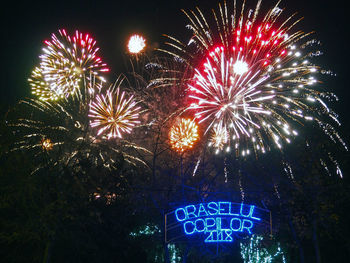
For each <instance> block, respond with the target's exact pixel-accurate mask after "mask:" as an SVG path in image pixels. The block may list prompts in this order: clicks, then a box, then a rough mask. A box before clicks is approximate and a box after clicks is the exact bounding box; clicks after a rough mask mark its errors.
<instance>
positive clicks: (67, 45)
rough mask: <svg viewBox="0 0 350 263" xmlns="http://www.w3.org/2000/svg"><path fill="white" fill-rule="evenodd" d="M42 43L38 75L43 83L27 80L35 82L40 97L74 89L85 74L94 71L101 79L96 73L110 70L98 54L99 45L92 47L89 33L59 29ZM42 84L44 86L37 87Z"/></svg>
mask: <svg viewBox="0 0 350 263" xmlns="http://www.w3.org/2000/svg"><path fill="white" fill-rule="evenodd" d="M45 45H46V47H45V48H43V54H42V55H40V56H39V58H40V59H41V62H40V74H41V75H42V77H41V76H40V78H42V80H43V81H44V82H43V83H44V85H38V83H37V84H36V85H34V84H35V78H34V80H32V81H30V82H31V83H34V84H31V85H32V88H33V91H34V92H35V93H39V94H41V95H44V96H42V98H44V99H46V100H47V99H53V100H55V99H57V97H63V96H65V97H67V96H69V95H70V94H72V93H74V91H75V90H76V89H77V88H78V87H79V85H80V84H81V81H82V79H83V77H84V76H85V75H90V74H93V75H95V77H98V78H100V79H101V80H103V77H101V76H99V73H101V72H106V71H108V70H109V69H108V68H107V67H106V64H104V63H103V62H102V60H101V58H100V57H98V56H97V52H98V50H99V48H97V47H95V46H96V41H95V40H94V39H93V38H91V37H90V36H89V34H85V35H84V34H82V33H80V32H79V31H76V32H75V35H73V36H70V35H68V34H67V32H66V31H65V30H64V29H62V30H59V34H58V35H57V36H56V35H55V34H52V36H51V40H46V41H45ZM33 74H34V73H33ZM34 77H35V75H34ZM32 79H33V77H32ZM33 85H34V86H33ZM41 87H42V88H43V90H42V91H39V90H40V89H41ZM47 89H49V91H47Z"/></svg>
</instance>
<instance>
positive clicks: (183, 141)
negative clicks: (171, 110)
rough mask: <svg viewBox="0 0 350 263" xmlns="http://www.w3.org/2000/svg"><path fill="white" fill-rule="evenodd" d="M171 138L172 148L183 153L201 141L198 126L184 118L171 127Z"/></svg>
mask: <svg viewBox="0 0 350 263" xmlns="http://www.w3.org/2000/svg"><path fill="white" fill-rule="evenodd" d="M169 137H170V144H171V147H172V148H173V149H175V150H176V151H178V152H181V153H182V152H184V151H185V150H187V149H190V148H192V146H193V144H194V143H195V142H196V141H197V140H198V139H199V135H198V125H197V124H196V123H195V121H194V120H191V119H183V118H182V119H180V120H179V121H178V122H177V123H175V124H174V125H173V126H172V127H171V129H170V133H169Z"/></svg>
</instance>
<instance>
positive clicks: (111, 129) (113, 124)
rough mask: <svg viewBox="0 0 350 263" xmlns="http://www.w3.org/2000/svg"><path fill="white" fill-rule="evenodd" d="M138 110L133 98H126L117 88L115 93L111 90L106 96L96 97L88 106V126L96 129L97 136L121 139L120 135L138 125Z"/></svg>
mask: <svg viewBox="0 0 350 263" xmlns="http://www.w3.org/2000/svg"><path fill="white" fill-rule="evenodd" d="M140 109H141V107H138V106H137V102H136V101H135V100H134V99H133V96H130V97H129V98H128V97H127V95H126V94H125V92H124V91H123V92H120V89H119V86H118V87H117V88H116V91H114V88H112V89H111V90H108V91H107V93H106V95H97V96H96V98H95V101H93V102H92V103H91V104H90V113H89V117H90V120H91V123H90V125H91V127H93V128H97V129H98V132H97V135H101V134H105V135H106V136H107V138H108V139H110V138H115V137H119V138H122V133H125V132H126V133H130V132H131V131H132V128H133V127H135V125H137V124H139V123H140V121H139V120H138V117H139V113H140Z"/></svg>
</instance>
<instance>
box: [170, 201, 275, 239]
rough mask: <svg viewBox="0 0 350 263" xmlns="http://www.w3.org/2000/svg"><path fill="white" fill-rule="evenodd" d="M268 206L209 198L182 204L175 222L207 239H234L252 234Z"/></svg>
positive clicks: (187, 233) (186, 233) (176, 214)
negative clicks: (191, 203)
mask: <svg viewBox="0 0 350 263" xmlns="http://www.w3.org/2000/svg"><path fill="white" fill-rule="evenodd" d="M266 212H268V211H267V210H264V209H261V208H258V207H255V206H254V205H246V204H243V203H232V202H224V201H222V202H209V203H200V204H196V205H187V206H184V207H179V208H177V209H176V210H175V211H173V212H172V213H171V214H174V215H173V216H172V217H173V218H174V222H173V224H172V225H173V226H171V224H170V228H169V229H171V228H174V227H176V225H178V224H180V225H181V226H182V227H181V228H182V230H181V231H182V232H183V233H184V234H185V235H186V236H187V237H192V236H195V235H202V236H204V242H205V243H213V242H215V243H217V242H233V241H234V237H235V236H237V234H248V235H250V234H252V233H253V232H254V230H255V228H254V227H255V225H256V224H261V223H262V221H264V220H262V219H263V217H264V216H265V215H266Z"/></svg>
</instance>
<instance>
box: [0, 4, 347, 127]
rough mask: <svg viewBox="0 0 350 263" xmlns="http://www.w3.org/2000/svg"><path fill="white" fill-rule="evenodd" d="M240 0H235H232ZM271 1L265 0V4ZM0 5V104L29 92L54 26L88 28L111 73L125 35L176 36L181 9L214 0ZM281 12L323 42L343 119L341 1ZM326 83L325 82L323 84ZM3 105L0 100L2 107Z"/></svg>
mask: <svg viewBox="0 0 350 263" xmlns="http://www.w3.org/2000/svg"><path fill="white" fill-rule="evenodd" d="M237 1H238V2H239V0H237ZM247 1H248V2H249V3H252V4H254V3H255V0H247ZM274 3H275V1H269V0H265V1H263V6H265V7H270V6H272V5H273V4H274ZM6 4H8V5H7V6H6V7H4V6H2V7H1V11H0V12H1V15H0V19H1V26H2V30H1V38H2V41H1V42H2V49H1V67H2V69H1V74H2V76H1V80H2V81H1V101H0V104H1V105H13V104H14V103H15V102H16V101H18V100H19V99H21V98H23V97H25V96H29V94H30V92H29V91H30V88H29V85H28V84H27V82H26V79H27V78H28V77H29V75H30V73H31V70H32V69H33V67H34V66H35V65H37V64H38V62H39V59H38V56H39V54H40V51H41V48H42V46H43V45H42V43H43V40H45V39H49V38H50V35H51V33H53V32H57V30H58V29H59V28H66V29H68V30H75V29H79V30H81V31H83V32H89V33H90V34H91V35H92V36H93V37H94V38H95V39H96V40H97V45H98V46H100V47H101V50H100V55H101V57H102V58H103V60H104V61H105V62H106V63H107V64H108V65H109V66H110V67H111V74H112V75H113V74H114V75H117V74H118V73H120V70H122V69H121V67H119V65H121V64H122V63H123V62H122V61H121V54H123V52H125V45H126V39H127V36H128V35H129V34H130V33H133V32H141V33H143V34H145V36H147V38H148V42H149V43H154V42H160V41H161V40H162V38H161V35H162V34H163V33H166V34H170V35H174V36H177V37H178V38H181V36H182V35H183V32H186V29H185V27H184V26H185V24H186V18H185V17H184V15H183V14H182V13H181V11H180V9H181V8H184V9H189V8H194V7H195V6H196V5H198V6H199V7H200V8H201V9H202V10H205V9H209V8H213V7H215V8H216V6H217V1H216V0H187V1H186V0H171V1H165V0H163V1H161V0H156V1H154V0H149V1H139V0H133V1H120V0H115V1H104V0H103V1H102V0H101V1H91V0H85V1H74V0H71V1H65V0H62V1H49V0H48V1H45V2H42V1H26V2H24V3H21V2H17V1H6ZM280 6H281V7H284V8H285V9H286V11H285V13H286V14H292V13H294V12H298V13H299V14H300V16H303V17H305V19H304V20H303V21H302V22H301V26H302V28H303V30H304V31H313V30H315V31H316V37H317V38H318V39H320V40H321V41H322V42H323V46H322V50H323V51H324V56H323V57H322V61H324V62H325V63H324V64H325V65H322V66H324V67H325V68H330V69H332V70H333V71H335V72H336V73H337V74H338V75H337V77H336V78H335V79H332V80H331V81H330V82H329V83H328V82H327V88H329V89H330V90H331V91H334V92H335V93H336V94H338V95H339V97H340V99H341V101H340V102H339V103H338V104H336V107H335V108H336V109H337V111H338V112H339V113H340V115H341V116H342V115H343V116H342V117H341V121H342V122H346V123H347V122H349V120H350V117H349V114H347V106H348V105H347V104H348V101H349V94H350V92H349V88H350V87H348V81H347V78H348V77H347V76H348V75H349V73H348V61H349V55H348V49H349V47H348V45H349V42H347V41H345V39H346V37H347V35H349V26H348V24H349V22H348V19H349V17H348V16H349V15H348V13H346V7H345V2H343V1H338V0H335V1H323V0H321V1H316V0H311V1H309V0H283V1H282V3H281V4H280ZM328 85H329V87H328ZM3 107H4V106H2V108H3Z"/></svg>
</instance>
